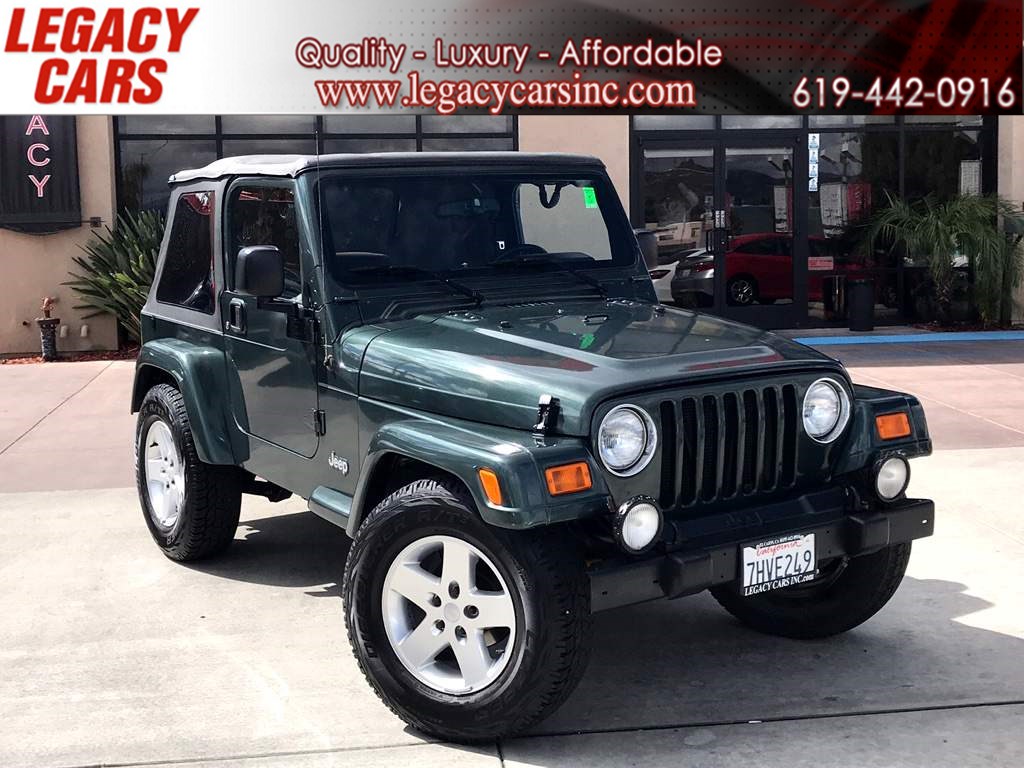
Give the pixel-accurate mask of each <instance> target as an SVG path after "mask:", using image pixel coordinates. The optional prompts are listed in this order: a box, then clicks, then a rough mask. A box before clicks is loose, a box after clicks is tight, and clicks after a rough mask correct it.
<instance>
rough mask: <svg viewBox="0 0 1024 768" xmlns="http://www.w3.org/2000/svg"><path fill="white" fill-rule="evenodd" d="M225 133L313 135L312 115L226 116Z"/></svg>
mask: <svg viewBox="0 0 1024 768" xmlns="http://www.w3.org/2000/svg"><path fill="white" fill-rule="evenodd" d="M220 128H221V130H222V131H223V132H224V133H310V134H311V133H313V132H314V130H315V129H316V118H314V117H313V116H312V115H224V116H223V117H222V118H221V119H220Z"/></svg>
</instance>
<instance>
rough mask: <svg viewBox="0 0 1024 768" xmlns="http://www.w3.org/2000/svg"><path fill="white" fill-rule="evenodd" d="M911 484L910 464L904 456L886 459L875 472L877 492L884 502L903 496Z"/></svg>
mask: <svg viewBox="0 0 1024 768" xmlns="http://www.w3.org/2000/svg"><path fill="white" fill-rule="evenodd" d="M909 483H910V464H908V463H907V460H906V459H904V458H903V457H902V456H894V457H892V458H891V459H886V460H885V461H883V462H882V463H881V464H879V465H878V467H877V469H876V470H875V491H876V492H877V493H878V498H880V499H882V500H883V501H892V500H893V499H897V498H899V497H900V496H902V495H903V492H904V491H905V490H907V485H908V484H909Z"/></svg>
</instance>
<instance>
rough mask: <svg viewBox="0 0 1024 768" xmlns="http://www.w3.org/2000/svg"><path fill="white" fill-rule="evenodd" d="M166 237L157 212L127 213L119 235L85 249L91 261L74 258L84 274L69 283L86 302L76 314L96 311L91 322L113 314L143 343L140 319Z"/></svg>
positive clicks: (96, 238)
mask: <svg viewBox="0 0 1024 768" xmlns="http://www.w3.org/2000/svg"><path fill="white" fill-rule="evenodd" d="M163 236H164V217H163V214H161V213H159V212H157V211H141V212H138V213H129V212H128V211H125V212H124V213H123V214H121V215H120V216H118V217H117V221H116V222H115V226H114V228H113V229H111V228H110V227H107V228H106V232H103V233H97V234H94V235H93V237H92V239H91V240H90V241H89V242H88V243H86V244H85V245H84V246H82V250H83V251H85V256H76V257H74V262H75V264H77V265H78V267H79V269H80V271H81V274H76V273H74V272H71V273H70V275H71V277H72V279H71V280H69V281H67V282H66V283H64V285H69V286H71V288H72V289H73V290H74V291H75V292H76V293H77V294H78V296H79V298H80V299H81V300H82V303H81V304H79V305H77V306H76V307H75V309H93V310H95V311H94V312H91V313H89V314H88V315H86V317H92V316H95V315H99V314H102V313H104V312H109V313H110V314H112V315H114V317H116V318H117V321H118V323H119V324H120V326H121V328H123V329H124V332H125V335H126V336H127V337H128V338H129V339H131V340H133V341H139V339H140V336H141V328H140V325H139V314H140V313H141V311H142V306H143V305H144V304H145V303H146V296H147V295H148V294H149V287H150V285H152V283H153V274H154V271H155V268H156V258H157V254H158V253H159V252H160V241H161V240H162V239H163Z"/></svg>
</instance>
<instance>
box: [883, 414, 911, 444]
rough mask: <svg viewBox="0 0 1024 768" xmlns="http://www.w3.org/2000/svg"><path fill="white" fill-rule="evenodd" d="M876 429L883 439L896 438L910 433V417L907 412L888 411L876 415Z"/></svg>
mask: <svg viewBox="0 0 1024 768" xmlns="http://www.w3.org/2000/svg"><path fill="white" fill-rule="evenodd" d="M875 429H877V430H878V436H879V437H880V438H882V439H883V440H895V439H896V438H897V437H908V436H909V435H910V419H908V418H907V414H905V413H902V412H900V413H887V414H885V415H884V416H875Z"/></svg>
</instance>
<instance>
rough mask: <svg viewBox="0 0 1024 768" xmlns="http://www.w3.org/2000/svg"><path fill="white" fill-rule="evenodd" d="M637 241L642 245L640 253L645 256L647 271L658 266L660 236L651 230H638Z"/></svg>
mask: <svg viewBox="0 0 1024 768" xmlns="http://www.w3.org/2000/svg"><path fill="white" fill-rule="evenodd" d="M636 240H637V242H638V243H640V252H641V253H642V254H643V255H644V263H645V264H646V265H647V269H656V268H657V266H658V236H657V235H656V234H654V233H653V232H651V230H649V229H638V230H636Z"/></svg>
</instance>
